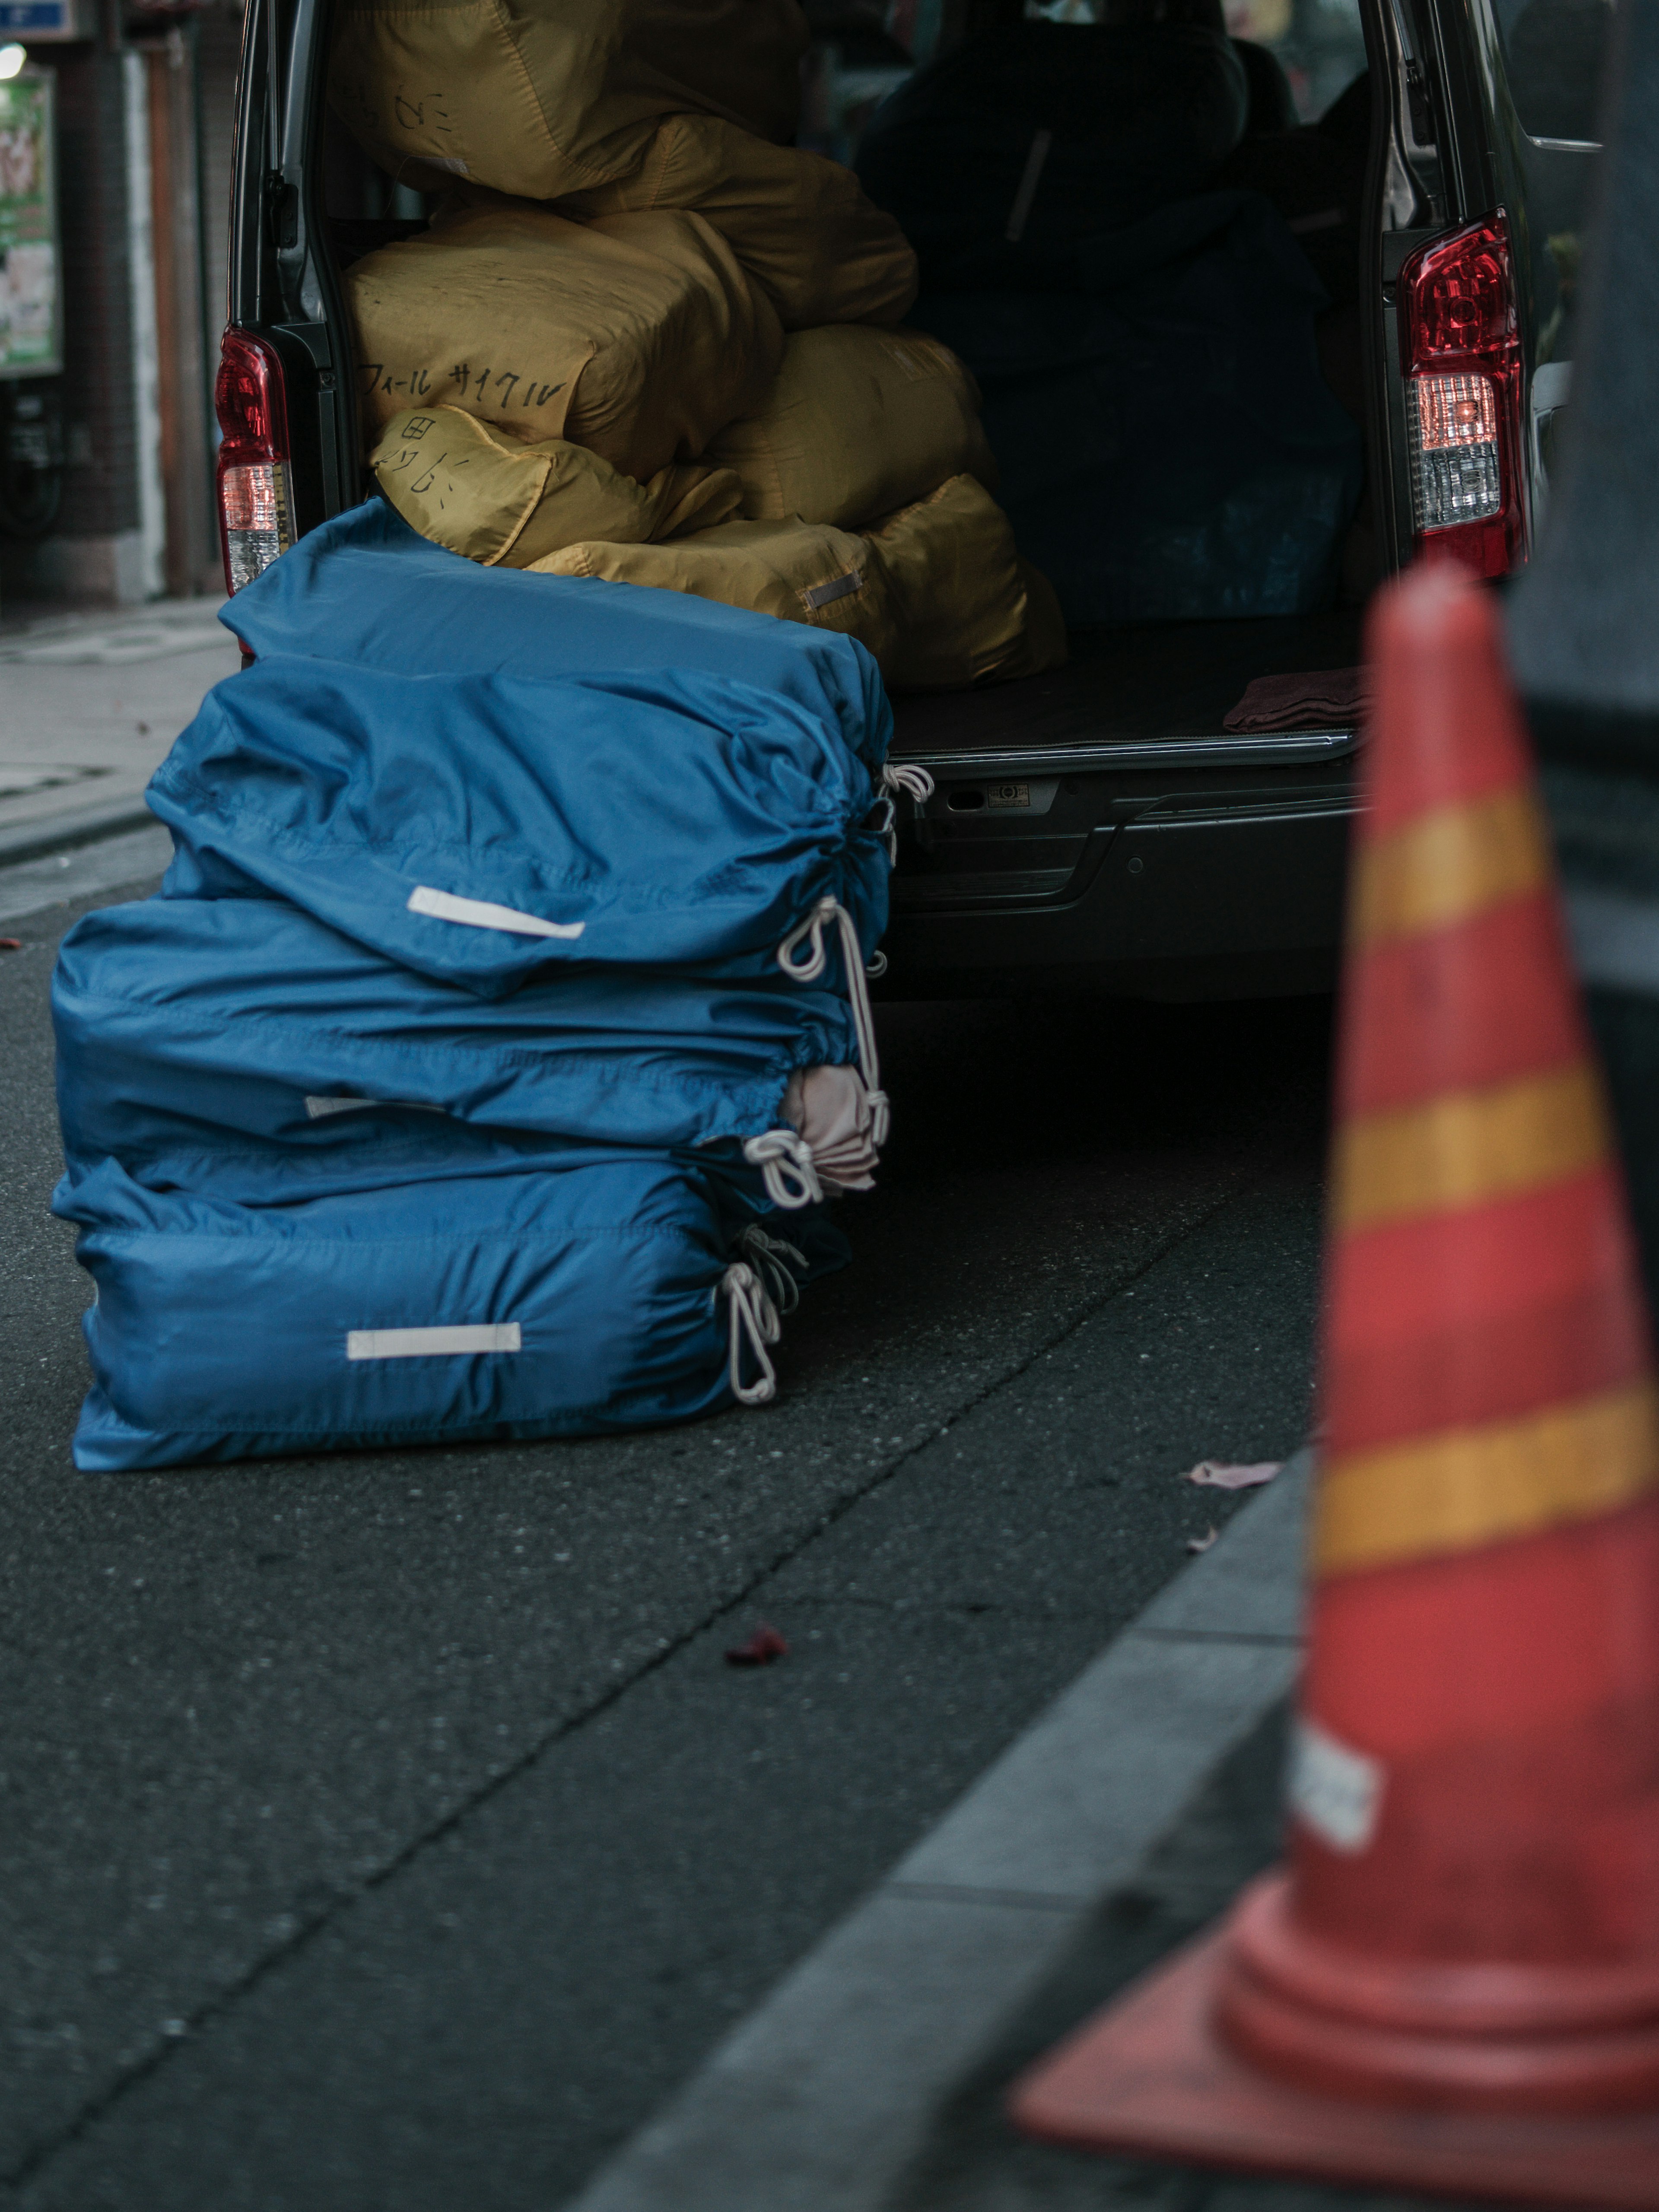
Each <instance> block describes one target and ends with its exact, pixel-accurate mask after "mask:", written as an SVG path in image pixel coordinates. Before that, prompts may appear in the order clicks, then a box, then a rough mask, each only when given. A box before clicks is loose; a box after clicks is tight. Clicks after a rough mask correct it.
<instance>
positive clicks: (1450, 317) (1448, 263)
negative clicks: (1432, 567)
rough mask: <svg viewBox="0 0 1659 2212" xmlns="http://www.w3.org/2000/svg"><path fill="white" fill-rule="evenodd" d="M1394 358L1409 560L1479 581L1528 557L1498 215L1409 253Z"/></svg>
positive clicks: (1505, 235) (1516, 347) (1515, 372)
mask: <svg viewBox="0 0 1659 2212" xmlns="http://www.w3.org/2000/svg"><path fill="white" fill-rule="evenodd" d="M1399 300H1400V349H1401V357H1402V361H1403V365H1404V368H1405V374H1406V432H1407V438H1408V440H1409V441H1410V445H1411V477H1412V528H1413V532H1414V534H1415V538H1416V543H1417V550H1418V551H1419V554H1421V555H1423V556H1425V557H1426V558H1430V559H1450V560H1455V561H1459V562H1462V563H1463V564H1464V565H1465V566H1466V567H1468V568H1473V569H1474V573H1475V574H1476V575H1477V576H1502V575H1505V574H1508V572H1509V571H1510V569H1511V568H1514V567H1515V565H1516V562H1518V561H1519V560H1520V559H1521V558H1522V556H1523V555H1524V553H1525V550H1526V518H1525V514H1524V513H1523V511H1522V498H1521V339H1520V335H1519V332H1518V331H1517V329H1516V313H1515V283H1514V278H1513V275H1512V272H1511V265H1510V227H1509V221H1508V218H1507V217H1506V216H1504V213H1503V211H1502V210H1499V211H1498V214H1496V215H1493V216H1486V217H1485V218H1484V219H1483V220H1482V221H1480V222H1472V223H1470V224H1468V226H1467V227H1466V228H1464V229H1462V230H1455V231H1453V232H1452V233H1451V234H1449V236H1448V237H1445V238H1439V239H1436V240H1434V242H1433V244H1432V245H1430V246H1423V247H1421V248H1419V251H1418V252H1415V253H1413V255H1412V257H1411V258H1410V259H1409V260H1408V261H1407V263H1406V264H1405V266H1404V267H1403V268H1402V269H1401V272H1400V291H1399Z"/></svg>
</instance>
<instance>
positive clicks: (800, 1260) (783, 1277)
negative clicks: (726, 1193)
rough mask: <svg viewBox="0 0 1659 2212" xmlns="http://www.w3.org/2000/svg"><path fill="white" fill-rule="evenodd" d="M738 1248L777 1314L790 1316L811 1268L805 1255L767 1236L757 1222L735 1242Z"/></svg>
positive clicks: (779, 1240)
mask: <svg viewBox="0 0 1659 2212" xmlns="http://www.w3.org/2000/svg"><path fill="white" fill-rule="evenodd" d="M738 1249H740V1250H741V1251H743V1252H744V1253H746V1254H747V1255H748V1256H749V1258H750V1261H752V1263H753V1265H754V1268H755V1272H756V1273H757V1275H759V1277H760V1278H761V1280H762V1282H763V1284H764V1285H765V1287H766V1292H767V1295H768V1297H769V1298H770V1299H771V1301H772V1303H773V1304H774V1305H775V1306H776V1308H777V1310H778V1311H779V1312H780V1313H781V1314H792V1313H793V1311H794V1310H795V1308H796V1307H797V1306H798V1305H799V1304H800V1279H799V1276H798V1275H797V1274H796V1273H795V1269H796V1268H797V1267H798V1268H799V1270H800V1273H801V1274H802V1275H804V1274H805V1273H806V1270H807V1268H808V1267H810V1266H811V1261H809V1260H808V1259H807V1256H806V1255H805V1252H803V1251H801V1250H800V1249H799V1247H798V1246H796V1245H793V1244H791V1243H789V1242H788V1241H787V1238H785V1237H769V1236H768V1235H767V1233H766V1231H765V1230H763V1228H762V1227H761V1225H760V1224H759V1223H758V1222H757V1221H751V1222H750V1225H749V1226H748V1228H747V1229H745V1230H744V1232H743V1234H742V1236H741V1237H738Z"/></svg>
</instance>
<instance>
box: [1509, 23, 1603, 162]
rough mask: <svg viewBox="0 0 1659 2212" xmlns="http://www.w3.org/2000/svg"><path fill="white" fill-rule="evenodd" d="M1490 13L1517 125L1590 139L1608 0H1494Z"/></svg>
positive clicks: (1581, 141)
mask: <svg viewBox="0 0 1659 2212" xmlns="http://www.w3.org/2000/svg"><path fill="white" fill-rule="evenodd" d="M1492 13H1493V15H1494V16H1495V17H1496V19H1497V23H1498V37H1499V39H1500V40H1502V42H1503V48H1504V68H1505V72H1506V74H1507V76H1508V77H1509V87H1510V99H1511V100H1513V101H1514V103H1515V112H1516V115H1517V116H1518V117H1519V118H1520V121H1521V127H1522V130H1523V131H1525V132H1526V133H1527V135H1528V137H1531V138H1541V139H1554V140H1556V141H1558V142H1561V141H1565V142H1566V143H1570V144H1576V145H1587V144H1589V143H1593V142H1594V140H1595V136H1596V121H1595V107H1596V94H1597V89H1598V88H1599V86H1600V83H1601V63H1602V58H1603V56H1604V54H1605V52H1606V49H1607V32H1608V29H1609V27H1610V26H1611V24H1612V21H1613V0H1494V5H1493V9H1492Z"/></svg>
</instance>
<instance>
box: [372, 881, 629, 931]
mask: <svg viewBox="0 0 1659 2212" xmlns="http://www.w3.org/2000/svg"><path fill="white" fill-rule="evenodd" d="M409 911H410V914H425V915H431V917H432V919H433V920H434V921H459V922H464V923H465V925H466V927H468V928H469V929H505V930H507V931H510V932H511V933H512V934H513V936H515V937H580V935H581V933H582V932H583V931H584V930H585V929H586V927H587V924H586V922H585V921H545V920H544V918H543V916H542V915H538V914H520V911H519V909H518V908H517V907H515V906H495V905H494V904H493V903H492V902H490V901H489V899H471V898H459V897H458V896H456V894H455V893H454V892H453V891H441V890H434V889H433V887H432V885H431V884H416V886H415V888H414V890H412V891H410V895H409Z"/></svg>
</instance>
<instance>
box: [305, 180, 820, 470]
mask: <svg viewBox="0 0 1659 2212" xmlns="http://www.w3.org/2000/svg"><path fill="white" fill-rule="evenodd" d="M345 283H346V289H347V291H348V294H349V298H350V303H351V309H352V313H353V315H354V317H355V319H356V326H357V358H358V362H359V367H360V374H361V375H362V386H363V389H362V410H363V426H364V431H365V442H366V443H369V442H372V441H374V439H375V438H377V437H378V435H379V434H380V432H381V431H382V430H384V429H385V428H386V426H387V425H388V424H389V423H390V422H392V419H393V418H394V416H398V415H399V414H401V413H404V412H405V411H406V410H408V409H409V408H410V407H411V406H414V405H416V404H421V403H424V404H426V405H427V406H428V407H435V406H438V405H440V404H442V403H445V402H447V403H448V404H451V405H453V406H456V407H460V408H463V409H464V410H465V411H466V413H468V414H469V415H476V416H477V417H478V419H479V420H480V421H481V422H494V423H496V424H498V425H499V426H500V427H501V428H502V429H504V430H506V431H507V432H508V433H509V434H510V435H513V436H514V437H517V438H522V439H524V440H526V441H532V440H538V439H545V438H568V439H569V440H570V441H571V442H572V443H573V444H574V445H579V446H587V447H591V448H592V451H593V452H594V453H598V454H599V455H600V456H601V457H602V458H603V459H605V460H607V461H609V462H610V464H611V466H612V467H613V468H616V469H620V470H621V471H623V475H624V476H630V477H638V478H639V479H640V481H641V483H643V482H645V481H646V480H647V478H648V477H653V476H654V475H655V474H656V472H657V471H658V470H659V469H661V468H665V467H666V466H667V465H668V464H669V462H671V461H672V460H675V459H681V460H694V459H697V458H698V457H699V456H700V455H701V454H702V450H703V448H704V447H705V446H706V445H707V444H708V441H709V440H710V438H712V437H713V436H714V433H715V431H717V430H718V429H720V428H722V427H723V426H724V425H725V424H726V423H727V422H730V421H731V420H732V416H734V415H740V414H742V413H743V412H744V410H746V409H748V408H751V407H755V406H757V405H758V404H760V402H761V400H762V399H763V398H764V396H765V394H766V392H768V391H769V389H770V387H771V383H772V379H773V377H774V375H775V373H776V370H777V366H778V362H779V361H780V359H781V356H782V353H783V332H782V331H781V330H780V329H779V327H778V319H777V317H776V315H775V313H773V310H772V306H771V303H770V301H769V300H768V299H767V298H766V297H765V295H764V294H763V293H761V292H759V291H758V290H757V289H756V287H755V286H754V285H752V284H751V283H750V282H749V279H748V278H747V277H746V276H744V273H743V270H741V269H740V268H739V267H738V264H737V261H736V260H735V259H734V258H733V256H732V249H731V247H730V246H727V244H726V240H724V239H723V238H722V237H721V236H720V234H719V232H718V231H716V230H714V229H713V228H711V227H710V226H709V225H708V223H706V222H704V221H703V219H702V216H696V215H681V214H670V213H668V212H666V211H663V212H661V213H659V214H655V215H619V216H608V217H606V218H605V220H604V221H603V222H593V223H580V222H567V221H566V220H565V218H564V217H563V216H556V215H553V214H550V213H549V212H548V211H547V210H545V209H543V208H532V207H526V206H522V205H515V204H502V203H500V202H498V203H496V204H493V205H491V206H489V207H488V208H469V209H466V210H463V211H462V212H460V213H459V214H457V215H455V216H453V217H452V218H451V219H450V220H449V221H447V222H441V223H440V224H438V225H436V226H435V228H433V229H431V230H428V231H427V232H425V233H424V234H422V236H420V237H418V238H411V239H407V240H404V242H403V243H402V244H400V245H397V246H382V247H381V248H380V251H379V252H375V253H371V254H368V255H367V256H366V257H365V258H363V259H362V261H359V262H357V263H356V264H355V266H354V267H352V268H351V269H349V270H348V271H347V272H346V278H345Z"/></svg>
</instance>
